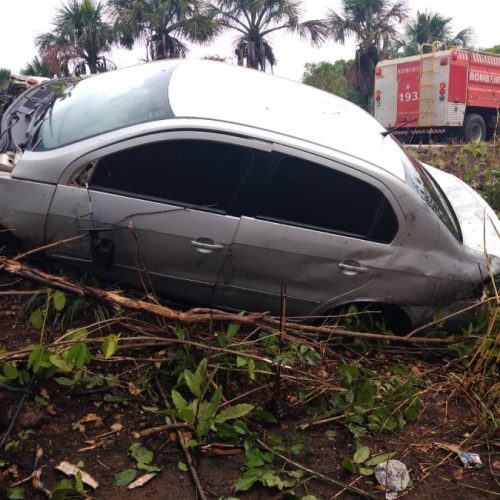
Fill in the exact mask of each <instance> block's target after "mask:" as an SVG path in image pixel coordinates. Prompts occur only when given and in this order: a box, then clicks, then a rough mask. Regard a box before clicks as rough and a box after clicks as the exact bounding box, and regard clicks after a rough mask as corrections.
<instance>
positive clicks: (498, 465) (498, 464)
mask: <svg viewBox="0 0 500 500" xmlns="http://www.w3.org/2000/svg"><path fill="white" fill-rule="evenodd" d="M491 468H492V469H495V470H500V460H495V461H494V462H493V463H492V464H491Z"/></svg>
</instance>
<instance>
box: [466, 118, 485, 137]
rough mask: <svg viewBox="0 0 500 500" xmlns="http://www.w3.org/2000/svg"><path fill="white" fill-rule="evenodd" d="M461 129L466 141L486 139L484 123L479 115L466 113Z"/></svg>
mask: <svg viewBox="0 0 500 500" xmlns="http://www.w3.org/2000/svg"><path fill="white" fill-rule="evenodd" d="M463 130H464V134H463V135H464V139H465V141H466V142H479V141H484V140H485V139H486V123H485V121H484V118H483V117H482V116H481V115H477V114H470V115H467V116H466V117H465V120H464V128H463Z"/></svg>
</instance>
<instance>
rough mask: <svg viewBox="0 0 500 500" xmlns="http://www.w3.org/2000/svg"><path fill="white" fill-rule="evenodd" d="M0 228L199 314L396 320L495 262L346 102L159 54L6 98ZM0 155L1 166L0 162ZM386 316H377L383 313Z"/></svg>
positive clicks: (462, 214)
mask: <svg viewBox="0 0 500 500" xmlns="http://www.w3.org/2000/svg"><path fill="white" fill-rule="evenodd" d="M1 133H2V136H1V139H0V153H2V155H0V170H1V171H0V224H1V225H2V226H4V227H6V228H9V229H11V230H12V231H13V232H14V234H15V235H16V237H17V238H19V239H20V240H21V241H23V242H24V243H26V244H29V245H30V246H36V245H43V244H46V243H48V242H53V241H57V240H64V239H68V238H72V237H75V236H78V235H86V237H85V238H82V239H78V240H73V241H72V242H69V243H67V244H64V245H60V246H57V247H54V248H53V249H51V250H50V251H49V252H48V253H49V256H50V257H51V258H53V259H57V260H60V261H65V262H68V263H71V264H76V265H79V266H85V267H87V268H90V269H91V270H92V271H93V272H95V273H101V274H104V275H106V276H107V277H109V278H111V279H113V280H117V281H119V282H121V283H131V284H135V285H138V284H140V274H141V273H139V272H138V268H139V269H143V270H147V274H148V276H149V279H150V280H151V281H152V283H153V285H154V286H155V288H156V290H157V291H160V292H164V293H166V294H168V295H169V296H171V297H173V298H175V299H178V300H181V301H188V302H191V303H193V302H195V303H202V304H207V305H212V306H214V307H221V308H228V309H235V310H247V311H271V312H274V313H276V312H278V311H279V305H280V296H281V292H280V291H281V287H282V285H283V284H286V287H287V298H288V300H287V303H288V314H289V315H290V316H301V317H302V316H318V315H320V316H321V315H325V314H328V313H330V312H332V311H335V310H338V309H339V308H341V307H342V306H346V305H347V304H359V305H366V304H377V306H378V307H379V308H380V309H381V310H382V311H384V312H385V313H387V315H388V316H390V317H392V319H393V320H395V321H396V320H397V322H398V324H401V323H403V324H404V328H405V329H408V328H411V327H414V326H417V325H419V324H421V323H423V322H424V321H427V320H429V319H430V318H432V316H433V315H434V313H435V312H436V310H438V309H441V308H449V307H452V306H453V305H454V304H456V302H457V301H460V300H463V299H469V298H472V297H474V296H475V297H478V296H479V295H480V293H481V289H482V285H483V283H484V282H485V281H487V280H488V279H489V277H490V276H492V275H495V274H498V273H499V272H500V238H499V233H500V222H499V220H498V218H497V217H496V215H495V213H494V212H493V210H492V209H491V208H490V207H489V206H488V205H487V204H486V202H485V201H484V200H483V199H482V198H481V197H480V196H479V195H478V194H477V193H476V192H474V191H473V190H472V189H471V188H469V187H468V186H467V185H465V184H464V183H463V182H462V181H460V180H459V179H457V178H456V177H454V176H452V175H450V174H447V173H445V172H443V171H439V170H436V169H434V168H432V167H429V166H424V165H422V164H420V163H418V162H417V161H415V160H413V159H412V158H410V157H409V156H408V155H407V154H406V153H405V152H404V150H403V149H402V148H401V147H400V145H399V143H397V142H396V140H395V139H393V137H391V135H390V133H388V132H387V131H385V129H383V128H382V127H381V126H380V125H379V124H378V123H377V122H376V121H375V120H374V119H373V118H372V117H371V116H369V115H368V114H367V113H365V112H364V111H362V110H361V109H360V108H358V107H356V106H355V105H353V104H351V103H349V102H347V101H345V100H343V99H340V98H338V97H336V96H334V95H331V94H328V93H325V92H321V91H319V90H316V89H313V88H311V87H308V86H305V85H301V84H298V83H294V82H290V81H287V80H283V79H280V78H277V77H273V76H270V75H266V74H263V73H261V72H257V71H253V70H249V69H245V68H239V67H234V66H229V65H224V64H218V63H214V62H210V61H194V60H184V61H161V62H155V63H150V64H144V65H139V66H135V67H131V68H126V69H122V70H118V71H113V72H110V73H105V74H101V75H98V76H93V77H90V78H87V79H84V80H80V81H76V82H70V83H66V84H59V83H58V85H57V86H56V85H55V84H54V83H49V84H43V85H42V86H39V87H36V88H35V89H32V90H29V91H27V93H26V94H24V95H23V96H21V98H19V99H18V100H17V101H16V102H15V103H14V104H12V105H11V107H10V108H9V110H8V111H7V113H6V114H5V115H4V117H3V120H2V132H1ZM2 158H3V160H2ZM390 319H391V318H389V320H390Z"/></svg>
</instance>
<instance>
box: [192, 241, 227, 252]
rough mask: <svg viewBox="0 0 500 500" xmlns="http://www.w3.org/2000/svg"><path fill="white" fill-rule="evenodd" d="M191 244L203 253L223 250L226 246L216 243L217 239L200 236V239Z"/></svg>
mask: <svg viewBox="0 0 500 500" xmlns="http://www.w3.org/2000/svg"><path fill="white" fill-rule="evenodd" d="M191 245H192V246H194V247H195V248H196V250H198V252H201V253H212V252H215V251H219V250H222V249H223V248H224V246H223V245H219V244H218V243H215V241H212V240H209V239H208V238H200V239H199V240H193V241H191Z"/></svg>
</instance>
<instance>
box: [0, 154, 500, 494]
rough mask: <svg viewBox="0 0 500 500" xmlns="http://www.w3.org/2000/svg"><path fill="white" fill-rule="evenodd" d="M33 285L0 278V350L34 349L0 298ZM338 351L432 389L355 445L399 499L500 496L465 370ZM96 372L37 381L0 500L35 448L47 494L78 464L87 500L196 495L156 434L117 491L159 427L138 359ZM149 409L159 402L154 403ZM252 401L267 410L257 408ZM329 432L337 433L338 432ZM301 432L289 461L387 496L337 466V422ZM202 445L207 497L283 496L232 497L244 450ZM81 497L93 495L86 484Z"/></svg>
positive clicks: (437, 358)
mask: <svg viewBox="0 0 500 500" xmlns="http://www.w3.org/2000/svg"><path fill="white" fill-rule="evenodd" d="M490 149H491V148H490ZM415 154H417V155H422V156H423V157H424V159H425V160H432V159H435V158H436V154H437V153H435V152H433V151H432V150H431V151H429V150H428V149H425V150H419V151H417V152H416V153H415ZM453 154H454V153H453V152H445V151H443V152H441V153H439V155H440V156H439V158H440V159H441V160H440V161H442V162H443V164H444V163H445V162H448V161H451V160H452V158H451V157H452V156H453ZM455 154H456V151H455ZM467 154H468V155H469V153H467ZM487 154H488V155H490V154H492V155H493V156H494V157H495V158H496V161H498V158H497V154H496V150H494V151H493V152H488V153H487ZM469 156H470V158H472V160H471V161H476V160H477V157H476V156H474V155H472V156H471V155H469ZM469 156H468V157H469ZM464 161H465V160H464ZM467 161H468V160H467ZM464 165H465V166H464ZM467 165H469V164H468V163H467V164H463V165H462V166H459V167H456V170H455V171H454V173H456V174H459V175H462V176H463V174H464V173H466V172H467V171H468V170H467V169H468V168H469V167H468V166H467ZM494 168H497V167H496V166H495V167H494ZM481 175H483V174H482V173H481ZM32 289H33V286H32V285H30V284H29V283H27V282H20V281H19V280H16V279H14V278H12V277H11V276H7V275H5V274H2V273H1V272H0V351H1V350H5V351H14V350H16V349H21V348H23V347H25V346H26V345H27V344H29V343H30V342H32V343H37V342H38V336H39V334H38V332H36V331H35V330H33V329H32V328H31V327H30V326H29V324H28V323H29V322H28V321H27V320H26V318H23V316H22V315H21V309H22V307H23V304H25V302H26V300H27V299H28V298H29V296H28V295H12V296H10V295H9V296H6V295H2V293H1V292H2V291H3V292H5V291H12V290H19V291H23V292H29V291H30V290H32ZM338 355H339V357H341V358H343V359H344V360H348V361H349V362H352V363H358V364H360V365H363V366H366V367H369V368H374V369H377V370H383V368H384V366H386V365H389V364H400V365H404V366H407V367H409V369H410V370H411V373H414V374H423V375H425V377H426V378H427V379H428V381H429V382H428V383H427V384H426V385H422V387H421V388H419V389H420V397H421V399H422V402H423V409H422V412H421V414H420V415H419V418H418V420H417V421H416V422H415V423H412V424H409V425H407V426H406V427H404V428H403V429H399V430H396V431H393V432H382V433H380V434H372V435H368V436H366V437H364V438H363V444H365V445H367V446H369V448H370V450H371V451H372V454H376V453H387V452H395V456H394V458H395V459H398V460H401V461H402V462H404V463H405V464H406V466H407V467H408V470H409V473H410V478H411V481H412V483H411V486H410V488H409V489H408V490H406V491H405V492H404V493H403V494H402V496H405V497H406V498H408V499H439V500H442V499H448V498H453V499H455V500H460V499H464V500H465V499H493V498H499V497H500V434H499V432H498V429H497V430H496V433H495V431H492V430H491V429H485V428H484V426H482V423H484V422H482V420H481V417H480V415H479V413H478V404H477V401H474V400H472V399H471V396H470V393H467V392H465V391H464V390H463V384H462V381H463V377H464V373H465V372H464V370H463V367H462V366H461V365H459V364H457V363H454V362H451V361H450V359H449V357H448V356H447V355H443V354H441V355H438V354H432V355H429V354H427V353H425V351H423V350H418V349H416V350H412V349H406V348H402V347H401V346H399V347H397V346H395V347H394V349H392V350H391V349H388V350H386V351H381V352H378V353H377V356H374V357H372V356H370V355H367V356H365V355H364V354H362V353H360V352H357V351H355V350H352V349H350V348H348V347H346V348H342V347H341V348H340V349H339V351H338ZM99 368H102V369H105V370H106V371H108V372H114V373H116V374H117V375H118V376H119V379H120V384H119V386H117V387H115V388H113V389H109V388H107V390H106V392H103V391H100V390H99V389H97V390H88V391H81V390H79V391H78V390H75V389H73V388H71V387H61V386H60V385H58V384H56V383H55V382H54V381H52V380H43V379H41V380H37V382H36V384H35V385H34V387H33V392H32V394H30V395H29V397H28V398H27V400H26V403H25V404H24V405H23V407H22V410H21V414H20V417H19V419H18V420H17V422H16V425H15V427H14V429H13V431H12V433H11V434H10V438H9V440H8V442H9V441H10V442H11V446H10V447H9V446H8V451H6V452H3V451H2V450H0V459H2V458H3V459H5V460H7V461H8V462H9V463H10V464H11V465H10V466H6V467H4V468H3V469H1V468H0V498H7V496H6V495H7V491H8V488H10V487H12V485H13V484H16V483H19V482H20V481H22V480H23V479H25V478H27V477H29V476H30V474H31V471H32V468H33V465H34V463H35V455H36V453H37V449H38V450H43V455H42V456H41V458H39V462H38V464H37V467H41V471H42V472H41V482H42V483H43V485H44V486H45V487H46V488H48V489H49V490H50V489H52V488H53V486H54V485H55V483H56V482H57V481H60V480H61V479H63V478H64V477H65V476H64V475H63V474H62V473H60V472H58V471H57V470H56V469H55V466H56V465H57V464H59V463H60V462H61V461H63V460H65V461H68V462H71V463H73V464H78V465H79V467H81V468H82V469H83V470H85V471H86V472H88V473H89V474H91V476H92V477H93V478H94V479H96V480H97V481H98V482H99V486H98V488H97V489H96V490H95V491H93V492H92V498H96V499H106V500H115V499H116V500H126V499H136V498H162V499H186V500H190V499H195V498H197V495H196V489H195V487H194V485H193V483H192V480H191V476H190V474H189V472H183V471H181V470H180V469H179V467H178V463H179V462H181V461H185V457H184V455H183V452H182V450H181V448H180V446H179V443H178V442H177V438H176V435H175V433H163V434H161V433H160V434H155V435H153V436H149V437H145V438H142V439H141V440H140V441H141V443H142V444H143V445H144V446H146V447H147V448H149V449H151V450H153V451H154V452H155V459H154V463H155V465H158V466H159V467H160V468H161V471H160V472H159V473H158V474H157V475H156V476H155V477H154V478H153V479H152V480H151V481H150V482H149V483H148V484H146V485H145V486H143V487H141V488H139V489H136V490H132V491H130V490H128V489H127V488H126V487H122V486H116V485H115V473H117V472H120V471H122V470H124V469H128V468H131V467H133V466H134V465H135V462H134V461H133V459H132V458H131V457H130V455H129V453H128V450H129V447H130V445H131V443H133V442H134V441H136V438H134V435H133V434H134V432H138V431H141V430H144V429H148V428H151V427H155V426H158V425H161V424H163V423H164V419H163V417H161V416H160V415H158V414H153V413H151V412H148V411H147V410H145V409H144V408H145V407H147V406H150V405H151V394H150V392H149V391H143V392H141V391H139V392H137V391H136V390H135V389H136V388H137V387H140V385H141V379H140V377H139V374H140V373H141V370H142V369H143V368H144V367H143V366H142V365H141V363H140V362H137V361H130V363H128V364H127V363H121V364H120V366H119V367H118V366H113V365H110V364H109V363H108V364H107V365H106V366H101V367H99ZM327 369H333V367H328V368H327ZM235 383H236V381H235ZM246 383H248V384H249V386H248V387H245V389H246V390H250V389H252V388H253V383H252V382H251V381H248V380H247V381H246ZM281 391H282V394H281V399H282V401H283V402H284V409H283V410H282V411H280V412H279V413H280V418H279V420H278V423H276V424H269V425H268V427H267V428H266V431H267V432H269V433H271V432H272V433H277V434H280V435H282V436H284V437H286V436H287V435H290V434H291V433H292V432H295V429H296V427H297V425H298V424H299V423H300V422H303V421H304V420H305V419H306V417H307V415H305V414H304V412H303V411H302V409H301V408H300V406H298V405H292V406H286V404H285V403H286V402H287V401H290V400H292V401H293V400H294V399H293V396H294V395H293V394H290V389H289V388H288V387H286V386H285V385H284V386H283V387H281ZM22 396H23V393H22V392H12V391H10V390H7V388H6V387H4V386H0V438H1V436H2V434H3V433H4V432H5V431H6V430H7V428H8V426H9V424H10V422H11V421H12V419H13V417H14V414H15V412H16V408H17V406H18V404H19V402H20V400H21V398H22ZM107 396H109V397H107ZM290 396H292V399H290ZM156 403H157V404H158V405H161V401H160V402H158V401H157V402H156ZM256 403H261V404H265V402H262V401H260V402H256ZM78 422H80V425H78ZM331 431H335V435H333V434H332V432H331ZM301 433H302V435H303V437H304V447H303V449H302V450H301V452H300V453H299V454H298V455H297V456H293V457H290V458H293V460H295V461H297V462H299V463H300V464H302V465H303V466H305V467H307V468H309V469H312V470H314V471H317V472H320V473H322V474H324V475H325V476H327V477H330V478H334V479H336V480H339V481H341V482H343V483H347V484H350V485H354V486H357V487H359V488H361V489H363V490H364V491H366V492H369V493H370V494H372V495H375V496H376V497H379V498H383V497H384V494H383V492H381V491H380V489H377V488H376V481H375V479H374V478H372V477H363V476H359V475H356V474H354V475H353V474H351V473H350V472H347V471H346V470H344V468H343V467H342V465H341V462H342V459H343V458H344V457H346V456H349V457H351V456H352V455H353V453H354V451H355V450H354V448H353V444H352V439H351V437H350V435H349V433H348V431H347V430H346V428H345V427H344V426H343V425H342V424H341V423H339V422H336V421H332V422H329V423H325V424H323V425H318V426H312V427H309V428H307V429H306V430H304V431H301ZM208 441H209V444H211V446H208V447H202V448H201V449H199V448H198V449H196V450H193V451H192V455H193V459H194V465H195V468H196V470H197V471H198V474H199V476H200V480H201V483H202V485H203V488H204V491H205V493H206V495H207V497H208V498H214V499H227V498H229V497H231V498H235V497H236V498H241V499H266V500H267V499H278V498H285V496H284V495H283V494H281V493H280V492H279V491H278V490H271V489H265V488H259V487H254V488H253V489H252V490H251V491H250V492H247V493H234V484H235V482H236V481H237V480H238V478H239V477H240V475H241V472H242V468H243V465H244V461H245V458H244V454H243V451H242V449H239V448H232V449H231V450H230V454H229V452H227V451H224V448H221V447H220V446H217V443H213V442H210V439H209V440H208ZM12 442H14V443H13V444H12ZM450 446H451V448H450ZM453 446H458V447H459V448H460V449H461V450H462V451H469V452H473V453H478V454H479V455H480V457H481V460H482V462H483V467H482V468H481V469H465V468H464V467H463V466H462V464H461V463H460V461H459V460H458V458H457V455H456V453H455V452H454V451H451V449H453ZM39 453H40V452H39ZM226 453H227V454H226ZM305 478H306V479H308V478H310V476H308V475H306V476H305ZM22 486H23V487H24V489H25V496H24V498H28V499H42V498H46V496H45V495H44V494H43V493H41V492H40V491H37V490H36V489H34V487H33V482H32V481H31V480H29V481H27V482H25V483H22ZM87 491H90V489H89V488H87ZM296 493H297V497H296V498H301V497H304V496H306V495H314V496H315V497H316V498H318V499H333V498H342V499H344V498H345V499H349V498H356V496H355V495H353V494H351V493H347V492H345V491H343V490H342V489H340V488H338V487H336V486H333V485H332V484H329V483H327V482H325V481H322V480H320V479H317V478H310V479H308V480H307V481H305V482H304V484H302V485H301V486H300V487H298V488H297V489H296ZM287 498H293V497H290V496H288V497H287ZM311 498H312V497H311Z"/></svg>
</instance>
